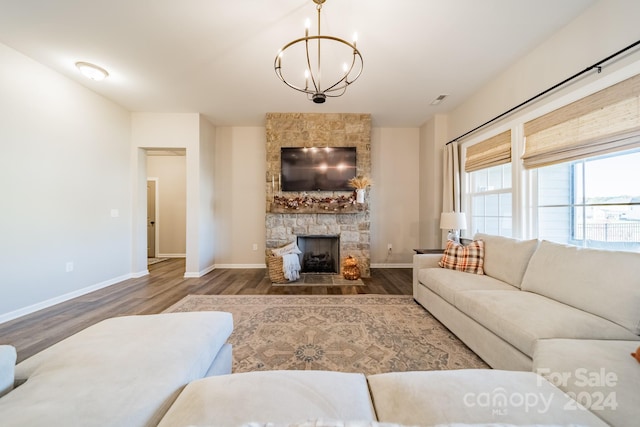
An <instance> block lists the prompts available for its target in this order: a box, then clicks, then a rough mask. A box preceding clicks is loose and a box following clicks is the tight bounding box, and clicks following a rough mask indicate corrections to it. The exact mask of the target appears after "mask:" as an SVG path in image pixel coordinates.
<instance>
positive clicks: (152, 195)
mask: <svg viewBox="0 0 640 427" xmlns="http://www.w3.org/2000/svg"><path fill="white" fill-rule="evenodd" d="M155 256H156V181H155V180H148V181H147V257H148V258H155Z"/></svg>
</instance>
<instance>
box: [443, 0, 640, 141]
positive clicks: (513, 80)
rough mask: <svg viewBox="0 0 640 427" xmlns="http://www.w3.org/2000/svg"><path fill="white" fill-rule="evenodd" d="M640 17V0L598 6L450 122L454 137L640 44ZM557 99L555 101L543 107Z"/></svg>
mask: <svg viewBox="0 0 640 427" xmlns="http://www.w3.org/2000/svg"><path fill="white" fill-rule="evenodd" d="M639 16H640V2H638V1H637V0H600V1H599V2H597V3H595V4H594V5H593V6H592V7H590V8H589V9H587V10H586V11H585V12H584V13H583V14H582V15H580V16H579V17H577V18H576V19H575V20H573V21H572V22H570V23H569V24H568V25H567V26H565V27H564V28H563V29H561V30H560V31H558V32H557V33H556V34H554V35H553V36H552V37H550V38H549V39H548V40H546V41H545V42H544V43H542V44H541V45H540V46H538V47H537V48H536V49H534V50H532V51H531V52H530V53H528V54H527V55H526V56H524V57H523V58H521V59H520V60H519V61H517V62H516V63H514V64H513V65H512V66H511V67H509V68H508V69H506V70H505V71H504V72H503V73H501V74H500V75H498V76H496V77H495V78H494V79H492V81H490V82H488V83H487V84H486V85H485V86H484V87H482V88H481V89H480V90H479V91H477V92H476V93H475V94H474V95H473V96H472V97H470V98H469V99H468V100H467V101H466V102H464V103H463V104H462V105H460V106H459V107H458V108H456V109H455V110H454V111H453V112H452V113H451V114H450V117H449V123H450V128H449V136H450V137H451V138H455V137H458V136H460V135H462V134H463V133H465V132H467V131H468V130H470V129H472V128H474V127H476V126H478V125H480V124H482V123H484V122H485V121H487V120H489V119H491V118H493V117H495V116H497V115H499V114H501V113H503V112H504V111H507V110H508V109H510V108H512V107H514V106H516V105H518V104H520V103H521V102H523V101H525V100H526V99H528V98H530V97H532V96H534V95H536V94H538V93H540V92H542V91H543V90H546V89H547V88H549V87H551V86H553V85H555V84H556V83H558V82H560V81H562V80H564V79H566V78H568V77H570V76H572V75H574V74H576V73H577V72H579V71H581V70H584V69H585V68H587V67H588V66H591V65H593V64H594V63H596V62H598V61H600V60H601V59H604V58H605V57H607V56H609V55H611V54H613V53H614V52H617V51H618V50H620V49H622V48H624V47H626V46H628V45H630V44H632V43H634V42H635V41H637V40H639V39H640V25H638V17H639ZM633 60H637V53H636V55H635V58H634V57H633V55H632V56H631V57H627V59H625V60H624V61H620V62H618V63H614V64H606V65H605V66H604V68H603V71H602V73H601V74H597V73H596V72H595V71H594V72H592V73H589V74H588V75H586V76H585V77H584V78H582V79H581V80H580V81H579V82H577V83H573V84H572V85H571V86H570V87H568V88H567V89H565V90H564V91H561V92H560V93H558V94H557V95H556V96H555V97H558V96H560V95H562V93H566V92H567V91H570V90H575V88H576V87H579V86H581V85H587V84H590V83H591V82H593V81H595V80H598V79H601V78H604V77H606V76H607V75H608V74H610V73H612V72H614V71H615V70H617V69H619V68H620V67H622V66H624V65H625V64H628V63H629V62H631V61H633ZM552 99H554V97H553V96H552V97H548V98H546V99H544V101H543V102H548V101H550V100H552ZM531 108H535V106H532V107H531Z"/></svg>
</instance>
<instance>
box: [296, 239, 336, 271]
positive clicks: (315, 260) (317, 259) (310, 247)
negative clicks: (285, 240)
mask: <svg viewBox="0 0 640 427" xmlns="http://www.w3.org/2000/svg"><path fill="white" fill-rule="evenodd" d="M298 248H299V249H300V251H301V252H302V253H301V254H300V266H301V267H302V269H301V272H302V273H334V274H338V273H340V237H339V236H298Z"/></svg>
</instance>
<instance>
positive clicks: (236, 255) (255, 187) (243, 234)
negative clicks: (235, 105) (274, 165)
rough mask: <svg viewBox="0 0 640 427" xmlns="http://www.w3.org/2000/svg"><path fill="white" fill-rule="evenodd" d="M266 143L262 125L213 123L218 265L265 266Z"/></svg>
mask: <svg viewBox="0 0 640 427" xmlns="http://www.w3.org/2000/svg"><path fill="white" fill-rule="evenodd" d="M266 144H267V142H266V134H265V128H264V127H224V128H216V142H215V147H216V148H215V183H216V185H215V202H214V206H215V216H216V222H215V236H216V266H217V267H259V266H264V251H265V236H266V233H265V210H266V206H265V198H266V195H265V191H266V187H265V182H266V173H267V164H266V162H267V161H266ZM254 243H255V244H257V245H258V249H257V250H253V244H254Z"/></svg>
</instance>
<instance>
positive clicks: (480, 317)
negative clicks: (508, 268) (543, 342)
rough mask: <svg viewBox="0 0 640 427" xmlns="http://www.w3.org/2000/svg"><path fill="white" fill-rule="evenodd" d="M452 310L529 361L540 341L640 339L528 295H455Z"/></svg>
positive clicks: (605, 322) (603, 321)
mask: <svg viewBox="0 0 640 427" xmlns="http://www.w3.org/2000/svg"><path fill="white" fill-rule="evenodd" d="M455 306H456V308H457V309H458V310H460V311H462V312H463V313H465V314H466V315H467V316H469V317H471V318H472V319H473V320H475V321H476V322H478V323H480V324H481V325H482V326H484V327H485V328H487V329H489V330H490V331H491V332H493V333H494V334H496V335H498V336H499V337H501V338H503V339H504V340H505V341H507V342H509V343H510V344H511V345H513V346H514V347H516V348H517V349H518V350H520V351H521V352H523V353H524V354H526V355H527V356H529V357H532V356H533V350H534V346H535V343H536V341H537V340H539V339H543V338H581V339H622V340H633V339H640V338H639V337H638V336H636V335H634V334H632V333H631V332H629V331H628V330H627V329H625V328H623V327H622V326H620V325H618V324H616V323H613V322H611V321H609V320H607V319H603V318H602V317H598V316H595V315H593V314H591V313H587V312H586V311H582V310H578V309H577V308H573V307H570V306H568V305H565V304H562V303H560V302H558V301H554V300H552V299H550V298H546V297H543V296H541V295H538V294H534V293H531V292H524V291H516V292H513V291H466V292H459V293H458V294H456V296H455Z"/></svg>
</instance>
